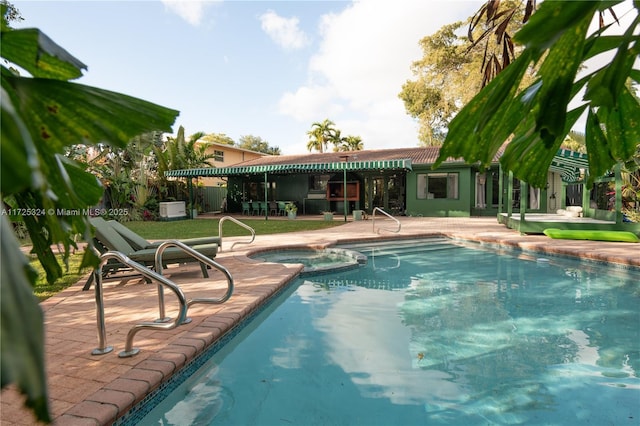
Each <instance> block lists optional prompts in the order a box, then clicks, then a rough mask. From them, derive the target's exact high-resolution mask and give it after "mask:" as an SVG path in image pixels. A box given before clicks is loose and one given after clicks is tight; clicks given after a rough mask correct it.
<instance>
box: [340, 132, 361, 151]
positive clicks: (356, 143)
mask: <svg viewBox="0 0 640 426" xmlns="http://www.w3.org/2000/svg"><path fill="white" fill-rule="evenodd" d="M341 147H342V149H341V151H362V149H363V148H364V145H363V143H362V138H361V137H360V136H353V135H349V136H347V137H345V138H342V145H341Z"/></svg>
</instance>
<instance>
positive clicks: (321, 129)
mask: <svg viewBox="0 0 640 426" xmlns="http://www.w3.org/2000/svg"><path fill="white" fill-rule="evenodd" d="M335 125H336V123H334V122H333V121H331V120H329V119H328V118H326V119H325V120H324V121H323V122H322V123H320V122H315V123H313V124H312V125H311V130H309V131H308V132H307V135H309V142H308V143H307V149H308V150H309V151H313V150H314V149H315V150H316V151H319V152H324V151H326V150H327V146H328V145H329V142H331V141H332V140H333V139H334V136H335V132H336V129H335V127H334V126H335Z"/></svg>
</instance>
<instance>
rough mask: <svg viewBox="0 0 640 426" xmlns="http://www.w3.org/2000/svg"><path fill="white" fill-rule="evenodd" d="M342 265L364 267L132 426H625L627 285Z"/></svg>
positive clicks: (492, 265) (269, 326) (400, 262)
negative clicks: (522, 425)
mask: <svg viewBox="0 0 640 426" xmlns="http://www.w3.org/2000/svg"><path fill="white" fill-rule="evenodd" d="M354 249H355V250H357V251H360V252H363V253H364V254H365V255H367V256H368V259H369V261H368V263H367V265H366V266H365V267H362V268H357V269H353V270H348V271H346V272H345V271H343V272H340V273H332V274H323V275H313V276H309V277H307V276H305V277H302V278H301V279H299V280H298V281H297V282H295V283H294V284H293V286H292V287H291V288H290V290H289V291H288V292H287V294H285V295H283V297H281V298H280V299H279V300H278V301H277V302H276V303H274V304H272V305H271V306H270V307H269V309H267V310H265V311H264V312H263V314H261V315H260V316H259V317H257V318H256V319H255V320H254V321H252V322H251V323H250V325H248V326H247V327H246V328H245V329H244V330H243V331H242V332H240V333H239V334H238V335H237V336H236V337H235V338H234V339H232V340H231V341H230V342H229V343H228V344H227V345H226V346H224V347H223V348H222V349H221V350H219V351H218V352H216V353H215V354H213V355H212V356H211V358H210V359H209V360H208V361H207V362H206V363H205V364H204V365H203V366H202V368H200V369H199V370H198V371H197V372H196V373H195V374H193V375H192V376H191V377H190V378H188V379H187V380H186V381H185V382H184V383H182V384H181V385H180V386H178V387H177V388H176V389H175V390H174V391H173V392H172V393H171V394H170V395H169V396H168V397H167V398H166V399H165V400H164V401H162V402H160V403H159V405H158V406H157V407H156V408H155V409H153V410H152V411H151V412H150V413H149V414H148V415H147V416H146V417H145V418H144V419H142V421H141V423H140V424H180V425H186V424H193V425H196V424H197V425H208V424H215V425H225V424H228V425H248V424H252V425H277V424H296V425H301V424H305V425H306V424H326V425H360V424H362V425H390V424H402V425H417V424H446V425H473V424H482V425H486V424H527V425H529V424H540V425H542V424H545V425H546V424H563V425H565V424H586V423H589V424H598V425H600V424H616V425H624V424H637V423H638V420H639V419H640V407H639V404H638V400H639V399H640V380H639V378H638V371H639V369H640V331H639V327H638V324H639V323H640V312H639V309H638V306H640V304H639V302H640V288H639V287H638V283H639V282H640V279H639V278H640V275H639V273H638V272H637V271H635V270H634V271H631V270H623V269H614V268H601V267H599V266H595V265H593V264H588V263H580V262H577V261H573V260H568V259H564V258H546V259H541V258H536V257H535V256H534V257H530V256H525V255H522V254H519V255H518V254H501V255H497V254H496V253H495V252H492V251H489V250H481V249H475V248H469V247H465V246H460V245H455V244H448V243H444V242H438V241H428V240H427V241H425V240H423V241H421V242H419V243H416V242H415V241H414V242H413V243H411V242H406V243H399V244H396V245H390V244H387V245H384V246H378V247H376V248H367V247H364V246H359V247H354ZM518 257H521V258H522V259H519V258H518Z"/></svg>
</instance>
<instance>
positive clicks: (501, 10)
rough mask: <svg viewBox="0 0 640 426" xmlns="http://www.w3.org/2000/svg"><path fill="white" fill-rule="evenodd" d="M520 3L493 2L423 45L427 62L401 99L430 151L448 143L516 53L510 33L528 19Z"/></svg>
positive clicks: (417, 69) (414, 66)
mask: <svg viewBox="0 0 640 426" xmlns="http://www.w3.org/2000/svg"><path fill="white" fill-rule="evenodd" d="M518 5H519V2H518V1H517V0H508V1H501V2H500V1H493V2H488V4H487V5H485V7H483V8H482V9H480V10H479V11H478V13H476V14H475V15H474V16H471V17H470V18H468V19H467V20H466V21H465V22H462V21H459V22H455V23H453V24H449V25H445V26H444V27H442V28H441V29H440V30H438V31H437V32H436V33H435V34H432V35H429V36H426V37H424V38H423V39H422V40H420V46H421V48H422V51H423V57H422V58H421V59H419V60H418V61H415V62H414V63H413V64H412V66H411V70H412V73H413V75H414V77H415V78H414V79H413V80H407V81H406V82H405V84H404V85H403V86H402V91H401V92H400V94H399V97H400V99H402V100H403V101H404V104H405V109H406V111H407V113H408V114H409V115H410V116H412V117H414V118H415V119H417V121H418V124H419V129H418V138H419V140H420V142H421V144H423V145H425V146H439V145H441V144H442V142H443V141H444V138H445V136H446V133H447V129H448V127H449V123H450V121H451V120H452V119H453V117H455V115H456V114H457V112H458V111H459V110H460V109H461V108H462V107H463V106H464V105H466V104H467V103H468V102H469V101H470V100H471V98H473V96H474V95H475V94H476V93H478V91H479V90H480V89H481V88H482V86H483V84H485V83H486V82H487V81H488V79H490V78H491V77H492V76H493V75H495V74H496V73H497V72H499V70H500V69H502V68H503V67H504V66H506V65H508V64H509V63H510V62H511V61H512V60H513V59H514V55H515V54H516V53H517V47H514V46H513V43H512V42H511V34H512V33H514V32H515V31H516V30H517V29H518V28H520V27H522V23H523V21H525V20H526V19H527V18H528V14H527V13H526V12H525V10H522V9H521V8H519V7H518Z"/></svg>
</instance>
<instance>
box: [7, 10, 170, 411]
mask: <svg viewBox="0 0 640 426" xmlns="http://www.w3.org/2000/svg"><path fill="white" fill-rule="evenodd" d="M12 11H13V12H14V11H15V9H14V8H12V7H11V5H9V4H8V3H6V2H5V1H3V2H1V3H0V14H1V15H2V16H1V21H0V24H1V43H0V49H1V53H2V60H3V61H2V64H0V75H1V84H2V86H1V89H0V92H1V93H0V100H1V107H2V108H1V113H2V115H1V120H0V122H1V135H0V136H1V140H2V144H1V145H0V166H1V179H0V196H1V197H2V200H3V203H6V204H7V205H8V206H9V207H10V210H7V211H8V212H9V213H15V214H11V220H13V221H23V222H24V223H25V225H26V227H27V229H28V231H29V235H30V237H31V240H32V242H33V251H32V252H33V253H35V254H36V255H37V256H38V258H39V260H40V262H41V263H42V265H43V267H44V269H45V271H46V273H47V279H48V280H49V281H50V282H52V281H54V280H55V279H57V278H58V277H59V276H60V275H61V274H62V268H61V267H60V265H59V263H58V261H57V259H56V256H55V255H54V254H53V252H52V250H51V246H52V245H56V244H59V245H61V246H62V247H64V250H65V257H68V255H69V252H70V248H71V247H72V246H75V244H76V243H75V240H74V235H76V234H80V235H82V237H83V239H84V240H85V241H87V242H88V243H89V245H90V246H91V241H92V237H93V235H92V230H91V226H90V224H89V221H88V217H87V214H86V211H87V210H88V208H89V207H92V206H95V205H96V204H97V203H98V202H99V201H100V198H101V197H102V194H103V188H102V186H101V185H100V182H99V181H98V179H97V178H96V177H95V176H94V175H92V174H91V173H88V172H86V171H85V168H84V166H83V165H82V164H79V163H77V162H74V161H72V160H70V159H69V158H68V157H67V156H66V155H65V154H67V153H68V151H69V148H70V147H71V146H73V145H79V144H82V145H87V146H96V145H98V144H103V143H104V144H108V145H112V146H116V147H120V148H123V147H124V146H126V144H127V142H128V141H129V140H131V139H132V138H134V137H135V136H136V135H139V134H142V133H145V132H149V131H153V130H159V131H166V132H169V131H171V125H172V124H173V122H174V121H175V119H176V116H177V115H178V112H177V111H174V110H170V109H167V108H163V107H160V106H158V105H154V104H151V103H149V102H145V101H142V100H140V99H135V98H132V97H129V96H125V95H121V94H118V93H114V92H110V91H106V90H103V89H98V88H94V87H89V86H84V85H80V84H77V83H72V82H70V80H74V79H77V78H79V77H80V76H82V70H83V69H86V66H85V65H84V64H83V63H82V62H80V61H79V60H78V59H76V58H75V57H73V56H72V55H70V54H69V53H68V52H67V51H65V50H64V49H63V48H61V47H60V46H58V45H57V44H56V43H55V42H54V41H53V40H51V39H49V38H48V37H47V36H46V35H45V34H43V33H42V32H40V31H39V30H38V29H35V28H32V29H20V30H14V29H12V28H11V27H10V25H9V21H8V19H10V18H11V17H12V16H15V15H11V13H12ZM18 69H22V70H23V71H22V72H26V73H28V74H30V76H23V75H21V74H20V73H18V71H17V70H18ZM66 211H69V212H78V213H80V214H78V215H75V214H73V215H66V214H64V212H66ZM59 212H62V213H59ZM0 226H1V227H0V233H1V235H2V238H0V241H1V248H0V263H1V264H2V265H3V267H2V269H1V274H0V289H1V291H2V296H1V298H0V302H1V303H0V313H1V322H0V327H1V334H0V336H1V341H0V348H1V352H0V365H1V371H0V376H1V378H2V387H4V386H5V385H7V384H9V383H15V384H16V385H17V387H18V388H19V389H20V390H21V391H22V392H23V393H25V394H26V396H27V398H26V404H27V405H28V406H30V407H32V408H33V409H34V411H35V413H36V415H37V417H38V418H39V419H40V420H43V421H47V420H49V413H48V402H47V392H46V380H45V374H44V339H43V318H42V311H41V309H40V307H39V305H38V301H37V299H36V298H35V296H34V295H33V291H32V285H33V284H34V282H35V278H36V277H35V276H34V274H33V270H32V269H31V268H30V267H29V264H28V261H27V258H26V257H25V256H24V255H23V254H22V252H21V250H20V247H19V243H18V241H17V240H16V238H15V235H14V233H13V230H12V227H11V224H10V222H9V219H8V217H7V216H6V215H4V214H3V215H1V217H0ZM97 262H98V258H97V257H96V256H95V254H94V252H93V250H91V248H90V249H88V250H86V251H85V257H84V259H83V266H95V265H97ZM8 265H10V266H8Z"/></svg>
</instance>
